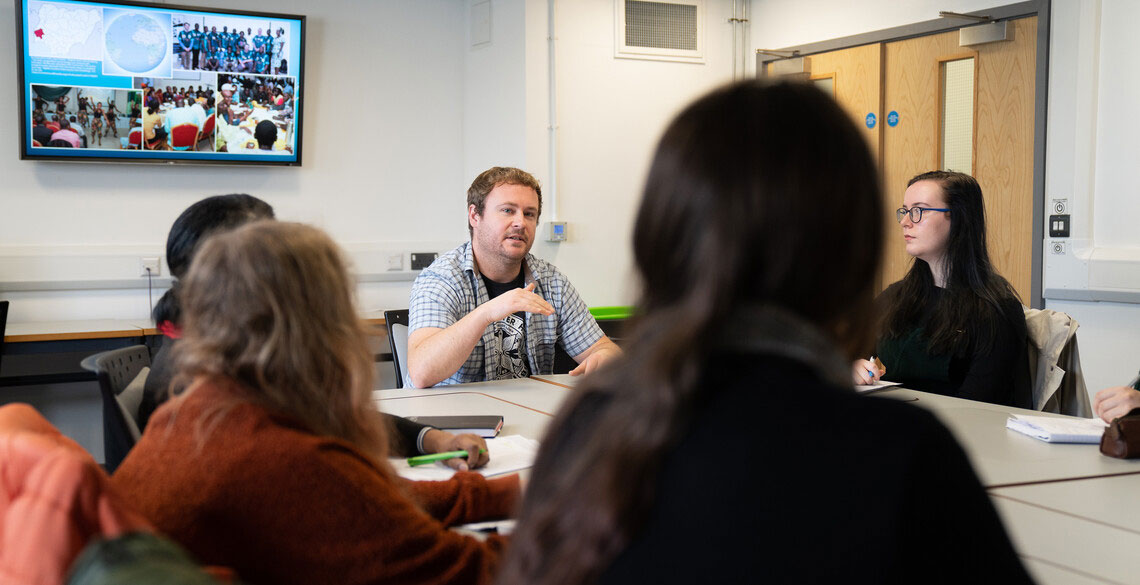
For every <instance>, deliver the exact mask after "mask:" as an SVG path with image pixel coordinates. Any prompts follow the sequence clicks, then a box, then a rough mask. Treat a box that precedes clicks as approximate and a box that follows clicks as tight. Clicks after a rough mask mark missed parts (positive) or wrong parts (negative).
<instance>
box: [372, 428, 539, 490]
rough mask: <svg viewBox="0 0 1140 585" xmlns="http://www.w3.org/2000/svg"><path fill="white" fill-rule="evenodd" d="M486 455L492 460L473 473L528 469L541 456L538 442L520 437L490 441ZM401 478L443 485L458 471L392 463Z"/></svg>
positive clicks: (441, 466)
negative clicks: (536, 457)
mask: <svg viewBox="0 0 1140 585" xmlns="http://www.w3.org/2000/svg"><path fill="white" fill-rule="evenodd" d="M487 453H488V454H489V455H490V456H491V460H490V462H488V463H487V465H486V466H484V467H481V468H479V469H475V470H473V471H477V472H479V473H482V474H483V475H485V476H487V477H494V476H496V475H505V474H508V473H514V472H516V471H521V470H523V469H529V468H530V467H531V466H533V465H534V458H535V456H536V455H538V441H535V440H533V439H528V438H526V437H523V436H520V435H508V436H505V437H496V438H494V439H487ZM388 461H389V462H390V463H391V464H392V467H393V468H394V469H395V470H396V473H398V474H400V477H403V478H406V479H410V480H414V481H444V480H448V479H451V476H452V474H454V473H455V470H454V469H452V468H450V467H448V466H447V465H445V464H443V462H438V463H432V464H430V465H420V466H417V467H411V466H409V465H408V460H407V459H389V460H388Z"/></svg>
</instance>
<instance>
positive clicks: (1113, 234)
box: [752, 0, 1140, 393]
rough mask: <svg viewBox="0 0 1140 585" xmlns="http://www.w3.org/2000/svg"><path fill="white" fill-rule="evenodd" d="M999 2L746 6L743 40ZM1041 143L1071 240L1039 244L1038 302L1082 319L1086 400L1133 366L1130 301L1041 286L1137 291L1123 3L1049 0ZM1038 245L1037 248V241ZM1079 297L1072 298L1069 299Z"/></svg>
mask: <svg viewBox="0 0 1140 585" xmlns="http://www.w3.org/2000/svg"><path fill="white" fill-rule="evenodd" d="M1005 4H1010V2H1003V1H996V2H995V1H982V0H969V1H968V0H950V1H945V0H921V1H918V0H916V1H913V2H904V3H900V2H892V1H889V0H870V1H867V2H860V3H851V4H845V3H840V2H832V1H829V0H754V1H753V14H752V32H753V34H752V40H753V44H754V46H755V47H757V48H780V47H786V46H791V45H798V44H804V43H810V42H816V41H823V40H828V39H832V38H838V37H844V36H850V35H855V34H860V33H866V32H871V31H874V30H880V29H884V28H890V27H893V26H899V25H904V24H909V23H913V22H919V21H925V20H932V19H935V18H937V15H938V11H939V10H950V11H957V12H969V11H973V10H981V9H984V8H987V7H992V6H1001V5H1005ZM1050 16H1051V29H1052V30H1051V35H1050V56H1049V97H1048V121H1047V128H1048V130H1047V132H1048V136H1047V139H1046V188H1045V199H1046V202H1045V203H1046V212H1045V213H1046V215H1048V213H1049V209H1048V207H1049V205H1050V204H1051V200H1052V199H1053V198H1065V199H1068V200H1069V206H1070V209H1071V212H1072V214H1073V238H1071V239H1069V240H1068V241H1067V245H1068V246H1069V247H1068V248H1067V254H1066V255H1064V256H1060V257H1058V256H1053V255H1051V254H1050V253H1049V252H1050V250H1049V249H1046V253H1045V256H1044V258H1045V266H1044V283H1043V284H1044V287H1045V289H1046V306H1047V307H1048V308H1051V309H1055V310H1059V311H1065V312H1067V313H1069V314H1071V315H1073V316H1074V317H1075V318H1076V319H1077V320H1078V322H1080V323H1081V329H1080V333H1079V336H1078V337H1079V339H1080V346H1081V362H1082V366H1083V368H1084V372H1085V379H1086V383H1087V385H1088V387H1089V390H1090V393H1095V392H1096V390H1098V389H1100V388H1103V387H1106V386H1109V385H1115V384H1123V383H1126V382H1127V381H1128V380H1130V379H1131V378H1132V376H1134V375H1135V372H1136V370H1137V368H1138V367H1140V305H1138V304H1135V303H1131V302H1094V301H1081V300H1060V299H1057V298H1049V297H1050V292H1049V291H1050V290H1054V291H1062V290H1065V289H1068V291H1070V292H1069V293H1067V294H1074V293H1072V292H1071V291H1088V290H1089V289H1096V288H1099V289H1102V290H1101V291H1100V292H1099V293H1087V292H1086V296H1088V297H1089V298H1095V296H1100V297H1111V296H1112V294H1111V293H1112V292H1113V290H1112V289H1114V288H1117V289H1119V290H1120V292H1121V293H1122V294H1123V296H1121V297H1120V298H1121V299H1129V300H1134V299H1133V298H1131V297H1134V296H1135V295H1134V294H1133V291H1132V290H1128V287H1132V288H1133V289H1140V230H1137V229H1136V222H1137V219H1138V218H1140V197H1137V196H1136V190H1137V181H1136V180H1135V178H1134V177H1135V173H1134V172H1133V169H1134V168H1135V161H1136V160H1137V158H1138V157H1140V146H1138V145H1137V142H1136V140H1135V137H1136V136H1137V135H1140V119H1138V118H1137V117H1136V116H1135V115H1134V111H1135V104H1136V103H1137V101H1138V100H1140V80H1137V79H1136V76H1134V75H1127V74H1122V73H1121V72H1124V71H1127V70H1128V69H1129V67H1130V61H1128V59H1129V56H1130V55H1135V54H1136V53H1137V52H1138V51H1140V37H1137V35H1136V34H1135V32H1134V26H1133V25H1134V24H1135V23H1136V22H1137V21H1138V20H1140V4H1137V3H1135V2H1132V1H1130V0H1053V2H1052V12H1051V15H1050ZM1046 244H1048V241H1047V242H1046ZM1078 296H1079V293H1078Z"/></svg>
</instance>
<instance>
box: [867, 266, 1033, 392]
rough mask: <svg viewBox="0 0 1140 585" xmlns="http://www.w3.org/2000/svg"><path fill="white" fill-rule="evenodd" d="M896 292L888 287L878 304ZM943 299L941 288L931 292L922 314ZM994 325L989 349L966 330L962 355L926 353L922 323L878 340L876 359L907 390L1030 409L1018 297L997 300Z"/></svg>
mask: <svg viewBox="0 0 1140 585" xmlns="http://www.w3.org/2000/svg"><path fill="white" fill-rule="evenodd" d="M898 289H899V283H897V282H896V283H895V284H892V285H891V286H890V287H888V288H887V290H885V291H883V295H882V298H881V299H880V300H881V301H885V305H889V303H890V299H892V298H893V295H895V294H898ZM943 295H944V290H943V289H941V288H938V289H935V293H934V294H932V295H931V296H930V298H929V299H926V302H925V303H924V306H923V314H924V315H930V314H933V312H934V310H935V309H936V308H937V306H938V304H939V302H941V300H942V297H943ZM885 305H884V306H885ZM999 323H1000V324H1001V326H999V327H998V328H997V331H996V332H995V337H994V339H993V341H992V343H991V344H989V348H988V350H983V349H982V348H983V347H985V345H986V344H984V343H982V342H981V340H980V339H978V333H977V332H976V331H965V332H964V333H965V334H966V335H969V336H970V342H969V344H968V347H967V349H966V351H964V352H962V354H961V355H954V354H950V353H934V352H931V351H930V348H929V339H928V338H927V337H926V335H925V333H924V330H923V326H924V325H925V322H923V323H918V324H916V326H915V327H914V328H913V329H911V330H909V331H907V332H906V333H904V334H902V335H899V336H898V337H883V338H881V339H879V343H878V346H877V347H876V350H875V351H876V354H875V355H876V356H877V357H878V358H879V360H880V361H882V362H883V365H884V366H885V367H886V368H887V373H886V375H885V376H884V379H886V380H889V381H892V382H901V383H902V384H903V385H904V386H906V387H907V388H913V389H915V390H922V391H924V392H932V393H935V394H943V395H946V396H956V397H958V398H967V399H970V400H979V401H982V402H990V403H993V404H1004V405H1006V406H1017V407H1021V408H1032V405H1031V401H1032V398H1031V389H1030V378H1029V354H1028V349H1027V346H1026V340H1027V333H1026V330H1025V313H1024V311H1023V310H1022V308H1021V303H1020V302H1018V301H1017V299H1014V298H1010V299H1006V300H1005V301H1003V302H1002V306H1001V316H1000V320H999Z"/></svg>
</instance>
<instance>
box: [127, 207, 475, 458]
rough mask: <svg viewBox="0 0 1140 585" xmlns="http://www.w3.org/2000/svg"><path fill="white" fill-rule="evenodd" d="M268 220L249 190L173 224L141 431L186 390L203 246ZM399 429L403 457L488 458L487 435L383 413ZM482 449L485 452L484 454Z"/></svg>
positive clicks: (189, 211) (396, 444) (395, 445)
mask: <svg viewBox="0 0 1140 585" xmlns="http://www.w3.org/2000/svg"><path fill="white" fill-rule="evenodd" d="M263 219H274V213H273V207H271V206H270V205H269V204H268V203H266V202H264V201H262V200H261V199H258V198H256V197H253V196H251V195H246V194H231V195H215V196H213V197H207V198H205V199H202V200H201V201H198V202H197V203H194V204H193V205H191V206H190V207H188V208H186V210H185V211H183V212H182V214H181V215H179V216H178V219H176V220H174V224H173V225H172V226H171V227H170V234H169V236H168V237H167V239H166V263H167V266H169V268H170V274H171V276H172V277H174V283H173V284H172V286H171V288H170V290H168V291H167V292H166V293H165V294H163V295H162V297H161V298H160V299H159V300H158V303H156V304H155V307H154V311H153V317H154V322H155V324H156V327H157V329H158V330H159V332H160V333H162V335H163V343H162V347H160V348H159V350H158V352H157V353H156V354H155V356H154V359H153V360H152V361H151V370H150V374H149V375H148V376H147V378H146V382H145V384H144V387H143V396H142V401H141V403H140V404H139V418H138V424H139V429H140V430H142V429H145V428H146V425H147V423H148V422H149V421H150V418H151V415H153V414H154V412H155V410H157V409H158V407H159V406H161V405H162V404H163V403H164V402H166V401H167V400H168V399H170V398H171V397H172V396H173V395H174V394H177V393H178V392H180V391H181V388H180V387H176V386H174V384H175V383H177V379H176V378H177V377H176V372H175V363H174V362H175V358H174V356H175V355H176V352H177V349H176V348H177V345H178V340H179V339H180V338H181V337H182V321H183V315H182V300H181V291H182V280H183V278H185V276H186V273H187V271H189V270H190V265H191V263H192V261H193V259H194V256H195V254H197V252H198V249H199V248H201V246H202V244H203V242H205V241H206V239H208V238H209V237H210V236H213V235H215V234H220V233H224V232H228V231H231V230H234V229H236V228H238V227H240V226H243V225H245V224H247V223H250V222H254V221H257V220H263ZM383 416H384V417H385V419H387V422H386V423H385V424H387V425H389V426H390V427H392V428H393V429H394V430H395V434H394V436H393V437H392V438H391V446H392V450H393V452H395V453H396V454H399V455H404V456H409V455H419V454H423V453H440V452H445V451H454V450H464V451H469V453H470V456H469V457H468V458H466V459H451V460H448V461H446V462H445V463H447V464H448V465H451V466H452V467H455V468H456V469H460V470H466V469H468V467H472V468H474V467H479V466H482V465H485V464H486V463H487V461H488V456H487V453H486V448H487V443H486V441H484V440H483V439H482V438H481V437H478V436H476V435H471V434H462V435H455V434H452V433H449V432H447V431H442V430H439V429H435V428H432V427H428V426H425V425H421V424H418V423H415V422H412V421H410V420H407V419H404V418H402V417H397V416H391V415H383ZM480 449H482V450H483V452H482V453H480V452H479V451H480Z"/></svg>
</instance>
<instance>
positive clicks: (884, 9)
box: [750, 0, 1014, 65]
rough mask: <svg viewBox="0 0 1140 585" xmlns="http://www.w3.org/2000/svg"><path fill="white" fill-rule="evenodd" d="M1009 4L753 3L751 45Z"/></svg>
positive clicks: (934, 0) (785, 43)
mask: <svg viewBox="0 0 1140 585" xmlns="http://www.w3.org/2000/svg"><path fill="white" fill-rule="evenodd" d="M1013 3H1014V2H1012V1H1010V0H1004V1H1003V0H907V1H906V2H897V1H892V0H861V1H860V2H839V1H837V0H752V9H751V12H752V14H751V16H750V19H751V21H752V22H751V24H752V46H753V48H756V49H780V48H783V47H790V46H794V45H804V44H807V43H814V42H818V41H827V40H831V39H838V38H842V37H848V36H852V35H857V34H862V33H867V32H872V31H877V30H882V29H886V28H893V27H896V26H903V25H907V24H914V23H916V22H923V21H927V20H935V19H937V18H938V12H939V11H942V10H946V11H950V12H973V11H975V10H981V9H983V8H989V7H991V6H1005V5H1007V4H1013ZM753 65H755V59H753Z"/></svg>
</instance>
